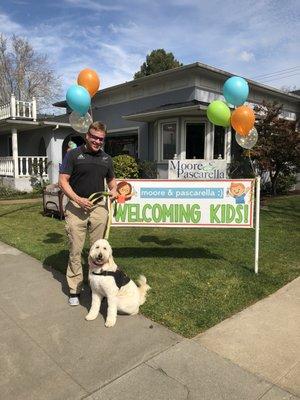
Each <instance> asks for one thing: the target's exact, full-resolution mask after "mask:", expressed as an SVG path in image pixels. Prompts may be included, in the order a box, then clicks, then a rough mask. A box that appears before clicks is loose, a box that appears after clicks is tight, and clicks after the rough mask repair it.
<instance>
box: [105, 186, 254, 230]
mask: <svg viewBox="0 0 300 400" xmlns="http://www.w3.org/2000/svg"><path fill="white" fill-rule="evenodd" d="M254 182H255V180H254V179H239V180H235V179H233V180H229V179H224V180H206V181H203V180H198V181H197V180H173V181H171V180H138V179H137V180H126V181H125V180H122V181H118V184H117V188H118V192H119V194H120V196H119V197H118V200H117V202H116V203H115V210H114V215H113V217H112V225H113V226H143V227H147V226H148V227H160V226H161V227H182V228H198V227H199V228H200V227H207V228H214V227H219V228H252V227H253V204H254V202H253V190H254Z"/></svg>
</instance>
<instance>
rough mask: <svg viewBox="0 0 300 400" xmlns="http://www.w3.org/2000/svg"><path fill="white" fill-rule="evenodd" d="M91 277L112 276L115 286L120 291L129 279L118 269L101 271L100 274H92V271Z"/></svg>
mask: <svg viewBox="0 0 300 400" xmlns="http://www.w3.org/2000/svg"><path fill="white" fill-rule="evenodd" d="M92 274H93V275H98V276H99V275H100V276H112V277H113V278H114V280H115V282H116V285H117V286H118V288H119V289H120V288H121V287H122V286H125V285H126V284H127V283H128V282H129V281H130V278H128V276H127V275H126V274H125V273H124V272H123V271H121V270H120V269H117V270H116V271H102V272H94V271H92Z"/></svg>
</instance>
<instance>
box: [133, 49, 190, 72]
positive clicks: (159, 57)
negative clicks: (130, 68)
mask: <svg viewBox="0 0 300 400" xmlns="http://www.w3.org/2000/svg"><path fill="white" fill-rule="evenodd" d="M182 65H183V64H182V63H180V62H179V61H178V60H176V58H175V57H174V55H173V53H166V51H165V50H164V49H157V50H152V52H151V53H150V54H148V55H147V57H146V61H145V62H144V63H143V64H142V65H141V68H140V71H138V72H136V73H135V74H134V79H137V78H141V77H142V76H147V75H152V74H156V73H157V72H161V71H166V70H168V69H172V68H177V67H181V66H182Z"/></svg>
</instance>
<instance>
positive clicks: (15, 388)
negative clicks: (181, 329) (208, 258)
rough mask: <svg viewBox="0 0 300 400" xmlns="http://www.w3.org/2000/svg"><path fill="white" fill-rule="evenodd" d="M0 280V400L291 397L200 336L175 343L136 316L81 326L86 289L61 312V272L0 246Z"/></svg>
mask: <svg viewBox="0 0 300 400" xmlns="http://www.w3.org/2000/svg"><path fill="white" fill-rule="evenodd" d="M0 280H1V291H0V348H1V351H0V399H5V400H10V399H13V400H18V399H20V400H29V399H38V400H41V399H43V400H52V399H57V400H68V399H89V400H91V399H93V400H96V399H98V400H100V399H101V400H108V399H114V400H118V399H120V400H121V399H122V400H131V399H138V400H140V399H141V400H142V399H149V400H150V399H151V400H166V399H170V400H177V399H178V400H181V399H189V400H191V399H208V400H218V399H220V400H221V399H228V400H234V399H236V400H248V399H249V400H258V399H263V400H273V399H274V400H283V399H285V400H286V399H293V400H295V399H297V397H296V391H293V390H290V391H289V390H283V389H282V388H280V387H279V386H280V385H281V381H280V382H275V383H274V382H273V381H272V379H269V377H267V376H263V374H260V375H259V374H258V373H259V372H260V371H252V372H250V371H247V370H246V369H249V368H248V365H245V366H242V367H241V366H239V365H237V364H236V363H235V362H236V361H235V360H234V361H235V362H232V361H230V360H228V359H226V358H224V357H223V355H222V356H221V355H219V354H216V352H217V349H212V350H213V351H212V350H211V349H209V348H208V347H209V345H208V342H205V343H203V344H204V345H205V346H206V347H205V346H204V345H203V344H202V340H204V338H205V336H204V335H202V336H200V337H197V338H195V339H192V340H188V339H184V338H183V337H181V336H179V335H177V334H175V333H173V332H171V331H169V330H168V329H166V328H164V327H162V326H160V325H158V324H156V323H153V322H152V321H150V320H148V319H147V318H144V317H143V316H141V315H138V316H133V317H128V316H119V317H118V320H117V324H116V326H115V327H114V328H110V329H107V328H105V327H104V320H103V317H102V315H99V317H98V318H97V319H96V320H95V321H92V322H87V321H85V320H84V316H85V314H86V313H87V308H88V306H89V301H90V298H89V297H90V296H89V291H88V290H85V291H84V295H83V299H82V305H81V306H79V307H74V308H71V307H70V306H68V304H67V294H66V293H67V292H66V287H65V283H64V282H65V280H64V277H63V276H62V275H61V274H59V273H58V272H56V271H55V270H52V269H51V268H45V267H43V265H42V264H41V263H40V262H38V261H37V260H35V259H33V258H31V257H29V256H27V255H25V254H23V253H21V252H20V251H18V250H16V249H14V248H12V247H10V246H7V245H5V244H3V243H1V242H0ZM257 304H260V303H257ZM238 324H240V322H238ZM298 328H299V327H298ZM213 329H218V326H217V327H215V328H213ZM213 329H212V330H210V331H208V332H211V333H210V334H212V332H213ZM267 333H268V334H269V336H270V340H271V339H272V332H267ZM218 340H219V339H218ZM237 344H238V343H237ZM289 345H290V343H289V341H288V340H287V341H286V346H289ZM292 345H293V344H292ZM244 351H245V350H244ZM225 357H228V356H227V355H226V354H225ZM282 386H285V387H286V385H282ZM289 389H290V388H289ZM292 393H294V394H295V396H294V395H293V394H292Z"/></svg>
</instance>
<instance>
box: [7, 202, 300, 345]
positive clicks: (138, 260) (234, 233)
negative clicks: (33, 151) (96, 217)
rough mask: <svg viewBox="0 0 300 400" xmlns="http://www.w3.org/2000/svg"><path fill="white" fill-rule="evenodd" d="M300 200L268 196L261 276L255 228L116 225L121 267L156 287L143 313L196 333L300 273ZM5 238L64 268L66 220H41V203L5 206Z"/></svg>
mask: <svg viewBox="0 0 300 400" xmlns="http://www.w3.org/2000/svg"><path fill="white" fill-rule="evenodd" d="M299 199H300V197H297V196H288V197H281V198H277V199H274V200H270V202H269V204H268V207H267V209H264V210H262V211H261V241H260V265H259V274H258V275H255V274H254V272H253V266H254V230H251V229H175V228H172V229H162V228H157V229H155V228H114V227H113V228H112V229H111V235H110V242H111V244H112V247H113V249H114V256H115V260H116V262H117V264H118V265H119V266H120V267H121V268H122V269H124V271H126V272H127V273H128V274H129V275H130V276H131V277H132V278H136V277H137V276H138V275H139V274H140V273H143V274H144V275H146V277H147V279H148V282H149V284H150V286H151V287H152V291H151V292H150V294H149V297H148V300H147V302H146V303H145V305H144V306H143V307H142V309H141V310H142V313H143V314H144V315H146V316H147V317H149V318H151V319H153V320H155V321H156V322H159V323H161V324H164V325H166V326H168V327H169V328H170V329H172V330H174V331H175V332H178V333H180V334H182V335H184V336H187V337H192V336H194V335H196V334H197V333H199V332H201V331H204V330H206V329H208V328H209V327H211V326H213V325H215V324H217V323H218V322H220V321H222V320H223V319H225V318H227V317H228V316H230V315H232V314H234V313H236V312H238V311H240V310H242V309H243V308H245V307H247V306H249V305H250V304H252V303H254V302H256V301H257V300H259V299H261V298H263V297H265V296H267V295H268V294H270V293H273V292H274V291H276V290H277V289H278V288H280V287H282V286H283V285H284V284H285V283H287V282H289V281H291V280H292V279H294V278H296V277H297V276H299V270H300V268H299V258H300V257H299V243H300V240H299V239H300V233H299V219H300V218H299ZM0 240H2V241H4V242H6V243H8V244H11V245H13V246H15V247H17V248H18V249H20V250H22V251H24V252H25V253H28V254H30V255H32V256H33V257H35V258H37V259H39V260H41V261H42V262H43V264H44V265H51V266H53V267H54V268H56V269H58V270H60V271H62V272H64V271H65V267H66V264H67V257H68V249H67V239H66V236H65V232H64V222H61V221H59V220H57V219H51V218H49V217H43V216H42V207H41V204H26V205H9V206H8V205H5V206H4V205H0ZM86 255H87V248H86V249H85V252H84V257H85V259H86Z"/></svg>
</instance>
